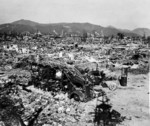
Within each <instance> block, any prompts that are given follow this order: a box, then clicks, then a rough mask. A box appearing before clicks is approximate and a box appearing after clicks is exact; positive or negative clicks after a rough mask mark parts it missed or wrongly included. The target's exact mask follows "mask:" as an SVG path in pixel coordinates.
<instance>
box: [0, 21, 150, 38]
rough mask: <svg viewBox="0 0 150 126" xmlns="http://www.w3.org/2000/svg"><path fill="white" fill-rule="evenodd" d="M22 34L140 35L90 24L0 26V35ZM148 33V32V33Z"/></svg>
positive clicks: (15, 24) (16, 23) (27, 22)
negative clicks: (85, 33) (9, 33)
mask: <svg viewBox="0 0 150 126" xmlns="http://www.w3.org/2000/svg"><path fill="white" fill-rule="evenodd" d="M10 31H12V32H19V33H21V32H24V31H28V32H30V33H35V32H37V31H40V32H41V33H44V34H47V33H51V34H54V33H55V34H61V33H62V32H63V33H79V34H83V33H84V32H88V33H94V32H97V33H99V34H101V33H103V34H104V35H105V36H112V35H117V33H118V32H121V33H123V34H125V35H127V36H138V35H141V34H139V32H136V31H137V30H134V31H130V30H121V29H117V28H115V27H113V26H111V27H102V26H100V25H94V24H90V23H52V24H41V23H37V22H33V21H30V20H24V19H21V20H18V21H15V22H12V23H7V24H2V25H0V33H3V32H10ZM149 33H150V32H149Z"/></svg>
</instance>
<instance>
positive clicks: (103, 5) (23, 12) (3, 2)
mask: <svg viewBox="0 0 150 126" xmlns="http://www.w3.org/2000/svg"><path fill="white" fill-rule="evenodd" d="M20 19H27V20H32V21H36V22H39V23H57V22H89V23H93V24H98V25H101V26H108V25H111V26H114V27H117V28H123V29H134V28H137V27H146V28H150V0H0V24H2V23H9V22H13V21H16V20H20Z"/></svg>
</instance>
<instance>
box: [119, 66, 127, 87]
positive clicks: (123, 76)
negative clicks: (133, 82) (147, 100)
mask: <svg viewBox="0 0 150 126" xmlns="http://www.w3.org/2000/svg"><path fill="white" fill-rule="evenodd" d="M127 77H128V67H123V68H122V69H121V80H120V85H121V86H127Z"/></svg>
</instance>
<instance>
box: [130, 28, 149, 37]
mask: <svg viewBox="0 0 150 126" xmlns="http://www.w3.org/2000/svg"><path fill="white" fill-rule="evenodd" d="M132 32H133V33H135V34H138V35H141V36H143V35H144V34H145V35H146V36H150V29H148V28H137V29H134V30H133V31H132Z"/></svg>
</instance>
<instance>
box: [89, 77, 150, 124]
mask: <svg viewBox="0 0 150 126" xmlns="http://www.w3.org/2000/svg"><path fill="white" fill-rule="evenodd" d="M149 77H150V76H149V74H146V75H144V74H140V75H133V74H129V75H128V83H127V86H126V87H122V86H118V89H117V90H115V91H109V90H108V89H105V91H106V92H107V96H108V98H109V99H110V103H111V104H112V109H114V110H116V111H117V112H119V113H120V114H121V116H125V117H126V119H125V120H124V121H123V122H121V123H120V124H117V126H149V125H150V115H149V114H150V113H149V112H150V110H149ZM86 104H87V106H88V107H86V110H87V112H89V111H92V107H94V105H95V106H96V100H93V101H90V102H88V103H86ZM90 106H91V107H90ZM90 108H91V109H90Z"/></svg>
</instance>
